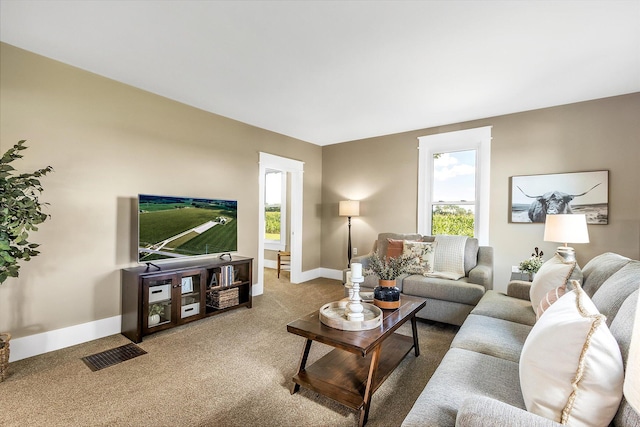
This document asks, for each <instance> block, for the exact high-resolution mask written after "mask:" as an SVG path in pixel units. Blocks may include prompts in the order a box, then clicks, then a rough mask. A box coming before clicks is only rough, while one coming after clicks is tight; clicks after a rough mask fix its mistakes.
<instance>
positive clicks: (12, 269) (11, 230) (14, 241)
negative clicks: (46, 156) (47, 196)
mask: <svg viewBox="0 0 640 427" xmlns="http://www.w3.org/2000/svg"><path fill="white" fill-rule="evenodd" d="M24 143H25V140H22V141H19V142H18V143H17V144H15V145H14V146H13V147H11V148H10V149H9V150H8V151H7V152H6V153H4V155H3V156H2V159H0V212H1V213H2V214H1V215H0V284H2V283H4V282H5V281H6V280H7V279H8V278H9V277H18V274H19V271H20V264H19V262H20V261H21V260H23V261H29V260H30V259H31V258H32V257H34V256H36V255H38V254H39V253H40V252H38V251H37V250H36V248H37V247H38V246H39V245H38V244H36V243H30V242H29V241H28V239H29V233H30V232H32V231H37V230H38V227H37V225H38V224H40V223H42V222H44V221H45V220H46V219H47V218H49V215H47V214H45V213H43V212H42V207H43V206H44V205H47V203H42V202H41V201H40V200H39V199H38V196H39V195H40V193H42V191H43V188H42V185H41V184H40V177H42V176H45V175H46V174H47V173H49V172H51V171H53V168H52V167H51V166H47V167H45V168H43V169H38V170H36V171H34V172H31V173H17V172H16V169H15V168H14V167H13V166H11V163H12V162H13V161H14V160H17V159H20V158H22V155H20V151H22V150H25V149H26V148H27V147H25V145H24Z"/></svg>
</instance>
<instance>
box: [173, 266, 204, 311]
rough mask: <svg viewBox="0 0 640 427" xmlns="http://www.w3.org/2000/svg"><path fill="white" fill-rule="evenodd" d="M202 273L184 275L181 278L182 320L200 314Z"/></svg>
mask: <svg viewBox="0 0 640 427" xmlns="http://www.w3.org/2000/svg"><path fill="white" fill-rule="evenodd" d="M202 280H203V278H202V271H200V270H199V271H197V272H193V273H184V274H182V277H180V284H179V285H180V286H179V289H180V319H187V318H189V317H191V316H196V315H198V314H200V306H201V300H202V294H201V292H202V283H203V282H202Z"/></svg>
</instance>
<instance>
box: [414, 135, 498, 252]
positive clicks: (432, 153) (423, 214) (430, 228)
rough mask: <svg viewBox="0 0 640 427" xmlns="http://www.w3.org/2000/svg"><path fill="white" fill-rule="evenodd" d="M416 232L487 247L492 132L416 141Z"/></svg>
mask: <svg viewBox="0 0 640 427" xmlns="http://www.w3.org/2000/svg"><path fill="white" fill-rule="evenodd" d="M418 140H419V149H420V160H419V183H418V232H419V233H421V234H430V235H436V234H451V235H466V236H469V237H476V238H478V240H479V241H480V244H482V245H487V244H489V242H488V240H489V166H490V153H491V127H483V128H477V129H469V130H464V131H458V132H448V133H442V134H437V135H430V136H424V137H420V138H418Z"/></svg>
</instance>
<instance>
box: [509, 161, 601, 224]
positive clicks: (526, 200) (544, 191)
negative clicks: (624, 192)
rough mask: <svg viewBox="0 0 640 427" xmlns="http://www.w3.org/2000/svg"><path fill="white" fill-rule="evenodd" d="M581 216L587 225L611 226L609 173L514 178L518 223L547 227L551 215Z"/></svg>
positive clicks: (514, 216)
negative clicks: (577, 214)
mask: <svg viewBox="0 0 640 427" xmlns="http://www.w3.org/2000/svg"><path fill="white" fill-rule="evenodd" d="M571 213H580V214H585V215H586V217H587V224H607V223H608V222H609V171H593V172H572V173H558V174H548V175H526V176H513V177H511V218H510V222H514V223H527V222H528V223H536V222H537V223H543V222H545V220H546V217H547V214H571Z"/></svg>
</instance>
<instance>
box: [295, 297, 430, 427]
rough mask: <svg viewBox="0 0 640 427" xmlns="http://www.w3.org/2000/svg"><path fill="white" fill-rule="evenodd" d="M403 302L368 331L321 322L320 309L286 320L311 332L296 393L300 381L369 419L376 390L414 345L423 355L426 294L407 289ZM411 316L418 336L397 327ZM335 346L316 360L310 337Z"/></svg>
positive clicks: (305, 332)
mask: <svg viewBox="0 0 640 427" xmlns="http://www.w3.org/2000/svg"><path fill="white" fill-rule="evenodd" d="M400 302H401V305H400V308H397V309H395V310H383V320H382V325H380V326H379V327H378V328H376V329H372V330H368V331H343V330H340V329H334V328H331V327H329V326H326V325H324V324H323V323H322V322H320V317H319V316H318V313H319V312H318V311H314V312H313V313H311V314H309V315H307V316H304V317H301V318H300V319H298V320H295V321H293V322H291V323H289V324H288V325H287V331H289V332H291V333H292V334H296V335H300V336H301V337H304V338H306V340H305V343H304V346H303V348H302V356H301V357H300V365H299V367H298V373H297V374H296V375H295V376H294V377H293V385H292V387H291V394H294V393H296V392H297V391H298V390H299V389H300V387H301V386H302V387H304V388H306V389H309V390H313V391H315V392H316V393H319V394H322V395H324V396H327V397H329V398H331V399H333V400H335V401H337V402H339V403H341V404H343V405H345V406H348V407H349V408H351V409H355V410H357V411H359V413H360V416H359V422H358V425H359V426H363V425H364V424H365V423H366V422H367V418H368V416H369V405H370V403H371V396H372V395H373V393H374V392H375V391H376V390H377V389H378V387H380V385H381V384H382V383H383V382H384V381H385V380H386V379H387V378H388V377H389V375H391V373H392V372H393V370H394V369H395V368H396V367H397V366H398V365H399V364H400V362H401V361H402V359H404V357H405V356H406V355H407V354H409V352H410V351H411V349H413V350H414V352H415V355H416V357H417V356H419V355H420V347H419V345H418V331H417V329H416V313H417V312H418V311H420V309H422V308H423V307H424V306H425V301H424V300H423V299H422V298H416V297H410V296H406V295H402V296H401V299H400ZM407 320H411V328H412V331H413V336H412V337H409V336H406V335H400V334H396V333H394V332H395V331H396V330H397V329H398V328H399V327H400V326H402V325H403V324H404V323H405V322H406V321H407ZM313 341H318V342H321V343H323V344H327V345H330V346H332V347H335V349H334V350H332V351H331V352H329V353H328V354H327V355H325V356H323V357H322V358H320V359H319V360H318V361H317V362H315V363H314V364H312V365H311V366H306V365H307V357H308V356H309V350H310V349H311V343H312V342H313Z"/></svg>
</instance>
